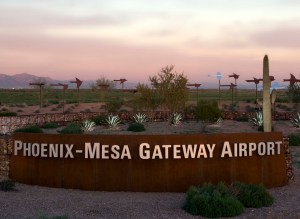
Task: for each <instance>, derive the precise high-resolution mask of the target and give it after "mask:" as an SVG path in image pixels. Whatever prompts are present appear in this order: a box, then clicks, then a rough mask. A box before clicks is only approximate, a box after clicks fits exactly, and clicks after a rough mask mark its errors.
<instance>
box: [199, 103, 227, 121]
mask: <svg viewBox="0 0 300 219" xmlns="http://www.w3.org/2000/svg"><path fill="white" fill-rule="evenodd" d="M220 116H221V112H220V110H219V107H218V103H217V102H216V101H213V102H212V101H199V102H198V104H197V106H196V109H195V118H196V119H197V120H201V121H207V122H215V121H217V120H218V119H219V118H220Z"/></svg>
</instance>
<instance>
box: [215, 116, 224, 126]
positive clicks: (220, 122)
mask: <svg viewBox="0 0 300 219" xmlns="http://www.w3.org/2000/svg"><path fill="white" fill-rule="evenodd" d="M222 122H223V119H222V118H221V117H220V118H218V120H217V121H216V122H215V124H216V125H221V124H222Z"/></svg>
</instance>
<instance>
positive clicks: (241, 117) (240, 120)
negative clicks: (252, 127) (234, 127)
mask: <svg viewBox="0 0 300 219" xmlns="http://www.w3.org/2000/svg"><path fill="white" fill-rule="evenodd" d="M235 120H236V121H238V122H248V121H249V118H248V116H246V115H242V116H239V117H236V119H235Z"/></svg>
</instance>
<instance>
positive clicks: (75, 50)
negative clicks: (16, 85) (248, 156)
mask: <svg viewBox="0 0 300 219" xmlns="http://www.w3.org/2000/svg"><path fill="white" fill-rule="evenodd" d="M299 11H300V1H298V0H264V1H261V0H252V1H241V0H210V1H206V0H159V1H158V0H152V1H149V0H109V1H107V0H89V1H82V0H0V73H3V74H8V75H13V74H17V73H24V72H26V73H30V74H34V75H37V76H49V77H51V78H54V79H60V80H68V79H72V78H74V77H78V78H80V79H82V80H96V79H98V78H100V77H101V76H105V77H107V78H108V79H111V80H114V79H119V78H126V79H127V80H128V81H131V82H147V81H148V79H149V76H153V75H155V74H157V73H158V72H159V70H160V69H161V68H162V67H165V66H167V65H175V70H176V72H178V73H184V74H185V75H186V76H187V78H188V79H189V82H190V83H202V84H205V83H217V79H216V77H215V74H216V72H221V73H222V75H223V78H222V82H223V83H229V82H234V80H233V79H232V78H229V77H228V75H229V74H232V73H233V72H234V73H237V74H239V75H240V78H239V79H238V81H240V83H244V82H245V80H246V79H251V78H252V77H259V78H261V77H262V68H263V66H262V63H263V57H264V55H265V54H267V55H268V56H269V60H270V75H274V76H275V79H276V80H277V81H280V82H282V79H283V78H289V73H293V74H294V75H295V76H296V77H297V78H300V13H299Z"/></svg>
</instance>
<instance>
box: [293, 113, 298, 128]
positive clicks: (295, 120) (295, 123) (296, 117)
mask: <svg viewBox="0 0 300 219" xmlns="http://www.w3.org/2000/svg"><path fill="white" fill-rule="evenodd" d="M291 123H292V124H293V126H294V127H296V128H300V114H299V113H298V112H297V115H295V117H294V118H293V119H291Z"/></svg>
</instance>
